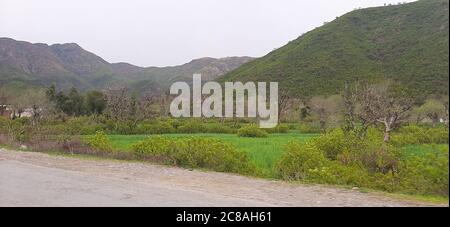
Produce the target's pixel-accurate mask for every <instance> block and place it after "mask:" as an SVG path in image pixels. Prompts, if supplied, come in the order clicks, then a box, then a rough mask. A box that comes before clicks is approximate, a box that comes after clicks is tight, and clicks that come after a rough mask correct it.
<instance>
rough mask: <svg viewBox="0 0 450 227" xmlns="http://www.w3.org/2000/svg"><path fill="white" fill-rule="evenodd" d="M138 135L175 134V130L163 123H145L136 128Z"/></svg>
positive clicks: (167, 123) (168, 124)
mask: <svg viewBox="0 0 450 227" xmlns="http://www.w3.org/2000/svg"><path fill="white" fill-rule="evenodd" d="M137 131H138V133H139V134H159V135H160V134H170V133H174V132H175V128H173V126H172V125H171V124H170V123H169V122H164V121H155V122H145V123H142V124H139V125H138V126H137Z"/></svg>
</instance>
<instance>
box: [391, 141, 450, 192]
mask: <svg viewBox="0 0 450 227" xmlns="http://www.w3.org/2000/svg"><path fill="white" fill-rule="evenodd" d="M448 161H449V152H448V149H429V150H428V151H427V152H425V154H423V155H413V156H409V157H408V158H407V159H406V160H404V161H403V162H401V163H400V167H399V169H400V174H399V175H400V176H399V177H400V185H399V189H400V190H401V191H404V192H407V193H419V194H435V195H442V196H448V193H449V187H448V181H449V163H448Z"/></svg>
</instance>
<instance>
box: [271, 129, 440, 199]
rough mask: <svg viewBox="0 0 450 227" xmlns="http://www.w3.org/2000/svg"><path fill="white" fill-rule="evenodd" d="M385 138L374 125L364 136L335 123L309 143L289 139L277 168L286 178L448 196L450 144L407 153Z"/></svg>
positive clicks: (281, 175) (282, 176)
mask: <svg viewBox="0 0 450 227" xmlns="http://www.w3.org/2000/svg"><path fill="white" fill-rule="evenodd" d="M408 134H409V135H410V134H411V133H408ZM382 138H383V137H382V132H380V131H379V130H377V129H374V128H372V129H369V130H368V132H367V134H366V136H365V137H363V138H359V137H357V136H356V135H355V134H353V133H344V132H343V131H342V130H340V129H337V130H334V131H332V132H329V133H327V134H324V135H322V136H321V137H319V138H317V139H315V140H311V141H309V142H307V143H305V144H299V143H290V144H289V145H288V146H287V147H286V152H285V154H284V155H283V156H282V158H281V161H280V162H279V163H278V164H277V166H276V168H277V172H278V174H279V175H280V177H281V178H283V179H287V180H301V181H304V182H311V183H324V184H339V185H350V186H358V187H367V188H375V189H381V190H385V191H389V192H404V193H410V194H424V195H430V194H431V195H440V196H448V180H449V179H448V178H449V172H448V171H449V169H448V168H449V166H448V161H449V152H448V147H445V148H444V149H441V150H436V149H435V147H436V146H432V147H434V148H433V149H430V150H428V151H426V152H425V153H424V154H408V155H406V156H405V155H403V154H402V153H401V149H399V148H398V147H396V146H394V145H392V144H386V143H384V142H383V139H382Z"/></svg>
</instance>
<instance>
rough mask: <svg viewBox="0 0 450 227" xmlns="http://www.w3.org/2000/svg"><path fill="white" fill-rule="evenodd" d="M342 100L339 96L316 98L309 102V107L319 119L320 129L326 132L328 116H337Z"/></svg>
mask: <svg viewBox="0 0 450 227" xmlns="http://www.w3.org/2000/svg"><path fill="white" fill-rule="evenodd" d="M341 102H342V99H341V97H340V96H337V95H333V96H329V97H321V96H316V97H313V98H312V99H311V100H310V101H309V103H310V104H309V105H308V106H309V107H310V108H311V110H312V111H313V113H315V114H316V115H317V116H318V117H319V123H320V128H321V129H322V130H324V131H325V130H326V124H327V122H328V121H329V118H330V116H332V115H337V114H339V111H340V107H341V106H342V105H341Z"/></svg>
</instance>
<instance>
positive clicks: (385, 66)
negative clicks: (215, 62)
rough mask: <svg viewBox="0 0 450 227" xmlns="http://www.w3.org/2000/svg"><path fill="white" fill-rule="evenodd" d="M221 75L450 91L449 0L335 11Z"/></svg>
mask: <svg viewBox="0 0 450 227" xmlns="http://www.w3.org/2000/svg"><path fill="white" fill-rule="evenodd" d="M219 80H220V81H243V82H245V81H278V82H279V83H280V88H281V90H284V91H288V92H290V93H291V94H292V95H295V96H298V97H310V96H313V95H329V94H336V93H339V92H340V91H342V88H343V86H344V84H345V83H346V82H354V81H364V82H380V81H384V80H390V81H394V82H398V83H401V84H403V85H405V86H406V87H408V88H410V89H411V90H412V91H413V92H414V93H415V94H423V95H427V94H442V93H444V94H448V92H449V86H448V84H449V1H448V0H419V1H417V2H413V3H408V4H401V5H393V6H385V7H376V8H368V9H360V10H355V11H353V12H350V13H348V14H346V15H343V16H341V17H338V18H336V20H334V21H332V22H330V23H326V24H324V25H323V26H321V27H319V28H316V29H314V30H312V31H310V32H308V33H306V34H304V35H302V36H300V37H299V38H298V39H296V40H294V41H291V42H290V43H289V44H287V45H286V46H283V47H281V48H279V49H277V50H275V51H273V52H271V53H269V54H268V55H266V56H264V57H262V58H260V59H256V60H254V61H252V62H250V63H247V64H244V65H243V66H241V67H239V68H237V69H236V70H233V71H232V72H230V73H228V74H226V75H225V76H223V77H221V78H220V79H219Z"/></svg>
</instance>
